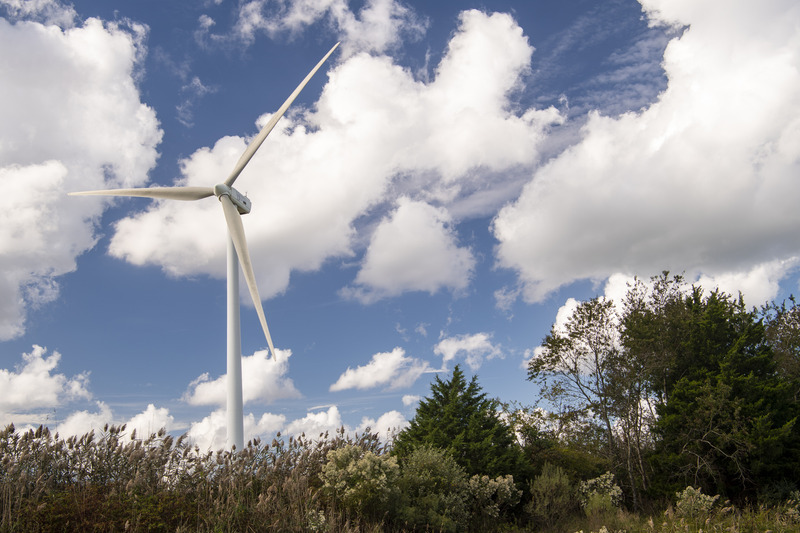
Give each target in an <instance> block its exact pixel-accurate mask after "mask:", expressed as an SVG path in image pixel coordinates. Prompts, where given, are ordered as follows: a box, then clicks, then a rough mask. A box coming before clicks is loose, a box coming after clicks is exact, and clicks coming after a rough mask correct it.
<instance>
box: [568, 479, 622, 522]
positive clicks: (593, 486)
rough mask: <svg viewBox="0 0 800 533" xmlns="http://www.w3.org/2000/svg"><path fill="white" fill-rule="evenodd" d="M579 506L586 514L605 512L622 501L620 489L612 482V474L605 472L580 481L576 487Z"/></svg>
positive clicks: (596, 514)
mask: <svg viewBox="0 0 800 533" xmlns="http://www.w3.org/2000/svg"><path fill="white" fill-rule="evenodd" d="M578 496H579V498H580V502H581V507H582V508H583V510H584V512H585V513H586V515H587V516H598V515H602V514H605V513H607V512H609V511H611V510H612V509H614V508H615V507H619V504H620V502H621V501H622V489H620V488H619V485H617V484H616V483H614V474H612V473H611V472H606V473H605V474H603V475H602V476H599V477H596V478H594V479H590V480H588V481H582V482H581V484H580V486H579V487H578Z"/></svg>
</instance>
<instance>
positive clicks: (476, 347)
mask: <svg viewBox="0 0 800 533" xmlns="http://www.w3.org/2000/svg"><path fill="white" fill-rule="evenodd" d="M491 338H492V337H491V335H489V334H488V333H475V334H472V335H457V336H455V337H448V338H445V339H442V340H441V341H439V343H438V344H437V345H436V346H435V347H434V349H433V352H434V353H435V354H437V355H441V356H442V368H443V369H446V368H447V363H448V362H449V361H454V360H455V358H456V357H457V356H458V355H460V354H461V355H463V356H464V358H465V361H466V363H467V364H468V365H469V367H470V368H471V369H472V370H477V369H478V368H480V366H481V365H482V364H483V361H484V359H493V358H495V357H502V356H503V352H502V351H501V350H500V347H499V346H495V345H494V344H492V342H491Z"/></svg>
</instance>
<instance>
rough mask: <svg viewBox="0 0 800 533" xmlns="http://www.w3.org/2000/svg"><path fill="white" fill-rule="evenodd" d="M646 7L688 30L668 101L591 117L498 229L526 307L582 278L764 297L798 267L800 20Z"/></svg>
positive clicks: (737, 9) (668, 5)
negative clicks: (700, 286)
mask: <svg viewBox="0 0 800 533" xmlns="http://www.w3.org/2000/svg"><path fill="white" fill-rule="evenodd" d="M643 4H644V6H645V10H646V12H647V13H648V16H649V17H650V19H651V22H653V23H659V22H667V23H679V25H685V26H687V27H688V29H687V30H686V31H685V32H683V33H682V35H681V36H680V37H677V38H675V39H673V40H672V41H671V42H670V43H669V45H668V46H667V49H666V51H665V54H664V62H663V66H664V70H665V73H666V75H667V77H668V79H669V83H668V87H667V89H666V90H665V91H664V92H663V93H662V94H661V95H660V97H659V99H658V101H657V102H656V103H654V104H652V105H651V106H650V107H649V108H647V109H646V110H644V111H642V112H641V113H628V114H625V115H622V116H620V117H618V118H609V117H604V116H601V115H599V114H596V113H595V114H591V115H590V116H589V118H588V121H587V123H586V125H585V126H584V128H583V130H582V138H581V140H580V142H579V143H578V144H576V145H575V146H573V147H571V148H570V149H568V150H566V151H565V152H564V153H563V154H561V155H560V156H559V157H557V158H555V159H554V160H552V161H551V162H550V163H548V164H547V165H546V166H544V167H543V168H541V169H540V170H539V171H537V172H536V174H535V175H534V177H533V180H532V181H531V182H530V183H529V184H528V185H527V186H526V187H525V189H524V191H523V193H522V194H521V196H520V197H519V199H518V200H517V201H516V202H515V203H514V204H512V205H509V206H507V207H505V208H504V209H503V210H501V211H500V213H499V215H498V216H497V218H496V219H495V221H494V225H493V227H494V233H495V236H496V237H497V239H498V240H499V241H500V245H499V246H498V248H497V257H498V263H499V264H500V265H501V266H503V267H507V268H511V269H514V270H516V271H517V273H518V275H519V278H520V280H521V282H523V283H524V287H525V291H524V296H525V298H526V300H527V301H529V302H535V301H541V300H542V299H544V298H545V297H546V296H547V295H548V294H550V293H552V292H553V291H555V290H556V289H558V288H559V287H561V286H563V285H566V284H569V283H571V282H573V281H575V280H579V279H595V280H602V279H605V278H607V277H608V276H610V275H611V274H613V273H616V272H626V273H635V274H639V275H640V276H642V277H649V276H650V275H652V274H654V273H658V272H661V271H662V270H664V269H669V270H672V271H676V272H681V271H685V272H687V275H689V276H692V277H693V276H696V275H698V274H699V273H703V274H705V275H707V276H711V277H715V276H723V277H725V278H726V279H729V280H734V279H736V278H741V279H744V278H746V279H747V280H748V282H747V283H748V286H749V287H750V288H751V289H753V290H758V291H760V292H761V294H762V295H763V294H769V293H770V292H771V289H770V287H774V282H775V281H776V280H777V279H779V277H780V275H781V272H780V268H775V267H771V266H770V265H781V264H787V263H789V264H791V263H793V262H794V261H795V258H796V257H798V256H800V234H799V233H798V232H797V227H798V225H799V224H800V210H798V209H796V205H795V202H794V199H796V198H798V197H799V195H800V182H798V180H797V179H796V176H797V175H798V173H800V71H798V69H797V63H798V61H799V60H800V46H799V44H800V42H799V41H798V39H800V37H798V34H797V32H796V27H797V24H798V21H800V10H798V8H797V6H796V4H795V3H794V2H785V1H777V0H776V1H771V2H761V3H759V4H758V6H755V5H753V4H752V3H751V2H748V1H746V0H745V1H736V2H731V1H716V2H712V1H710V2H668V1H662V0H648V1H645V2H643ZM754 276H755V277H759V276H760V278H761V280H760V281H756V280H755V279H754ZM737 283H738V280H737Z"/></svg>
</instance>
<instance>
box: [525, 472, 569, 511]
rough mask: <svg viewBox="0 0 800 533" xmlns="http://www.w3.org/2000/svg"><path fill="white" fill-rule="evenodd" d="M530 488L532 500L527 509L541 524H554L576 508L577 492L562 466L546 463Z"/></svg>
mask: <svg viewBox="0 0 800 533" xmlns="http://www.w3.org/2000/svg"><path fill="white" fill-rule="evenodd" d="M530 489H531V501H530V502H529V503H528V504H527V505H526V506H525V511H526V513H527V514H528V515H530V516H531V518H532V519H533V520H534V521H535V522H536V523H538V524H540V525H544V526H552V525H554V524H555V523H557V522H558V521H559V520H561V519H562V518H564V517H565V516H567V515H568V514H570V513H572V512H573V511H574V510H575V492H574V490H573V488H572V484H571V483H570V481H569V477H568V476H567V474H566V472H565V471H564V469H562V468H561V467H560V466H555V465H552V464H550V463H545V464H544V466H543V467H542V473H541V474H539V475H538V476H536V478H534V480H533V481H532V482H531V483H530Z"/></svg>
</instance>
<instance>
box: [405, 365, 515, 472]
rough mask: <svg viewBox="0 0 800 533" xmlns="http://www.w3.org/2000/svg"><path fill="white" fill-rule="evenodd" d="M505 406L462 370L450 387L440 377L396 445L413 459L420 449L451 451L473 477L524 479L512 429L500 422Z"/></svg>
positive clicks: (455, 373)
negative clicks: (509, 476)
mask: <svg viewBox="0 0 800 533" xmlns="http://www.w3.org/2000/svg"><path fill="white" fill-rule="evenodd" d="M499 412H500V402H499V401H497V400H493V399H488V398H486V394H485V393H483V392H481V387H480V386H479V385H478V380H477V376H473V377H472V379H471V380H470V382H469V383H467V380H466V378H465V377H464V372H462V370H461V368H460V367H459V366H456V367H455V369H454V370H453V374H452V376H451V378H450V380H449V381H442V380H441V379H440V378H439V377H438V376H437V377H436V378H435V381H434V382H433V383H432V384H431V396H430V397H429V398H424V399H423V400H422V401H421V402H420V404H419V407H418V408H417V412H416V414H415V415H414V418H413V419H412V420H411V422H410V423H409V426H408V427H407V428H406V429H404V430H403V431H401V432H400V434H399V435H398V436H397V438H396V439H395V442H394V453H396V454H397V455H398V456H399V457H401V458H405V457H408V456H409V455H410V454H411V453H412V452H413V451H414V450H415V449H416V448H419V447H420V446H432V447H436V448H439V449H441V450H444V451H446V452H447V453H448V454H449V455H450V456H451V457H452V458H453V459H455V461H456V462H457V463H458V464H459V465H461V467H462V468H464V470H465V471H466V473H467V474H469V475H470V476H472V475H476V474H477V475H488V476H490V477H496V476H501V475H508V474H511V475H515V474H518V471H519V469H520V463H521V459H522V458H521V454H520V449H519V446H518V445H517V443H516V441H515V438H514V434H513V433H512V431H511V428H510V427H509V426H508V424H506V423H505V422H504V421H503V420H501V419H500V417H499Z"/></svg>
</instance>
